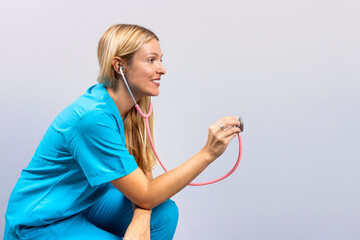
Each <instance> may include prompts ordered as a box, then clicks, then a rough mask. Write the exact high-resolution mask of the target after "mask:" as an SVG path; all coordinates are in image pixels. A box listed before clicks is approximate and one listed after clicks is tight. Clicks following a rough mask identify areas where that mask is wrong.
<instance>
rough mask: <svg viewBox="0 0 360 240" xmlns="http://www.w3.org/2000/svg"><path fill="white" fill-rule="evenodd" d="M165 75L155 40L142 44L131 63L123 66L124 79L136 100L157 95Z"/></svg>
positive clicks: (158, 46)
mask: <svg viewBox="0 0 360 240" xmlns="http://www.w3.org/2000/svg"><path fill="white" fill-rule="evenodd" d="M165 73H166V71H165V68H164V66H163V64H162V52H161V49H160V45H159V42H158V41H157V40H156V39H152V40H150V41H149V42H147V43H145V44H143V45H142V46H141V47H140V49H139V50H138V51H137V52H136V53H135V55H134V57H133V61H132V63H131V64H130V65H125V77H126V79H127V81H128V84H129V86H130V89H131V91H132V93H133V95H134V97H135V99H136V100H138V99H140V98H142V97H146V96H157V95H159V93H160V92H159V87H160V79H161V76H162V75H164V74H165Z"/></svg>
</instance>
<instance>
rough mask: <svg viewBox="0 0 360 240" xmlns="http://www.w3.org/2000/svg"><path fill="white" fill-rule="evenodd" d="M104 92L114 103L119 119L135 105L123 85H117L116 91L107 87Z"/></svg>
mask: <svg viewBox="0 0 360 240" xmlns="http://www.w3.org/2000/svg"><path fill="white" fill-rule="evenodd" d="M106 90H107V91H108V93H109V95H110V97H111V98H112V99H113V101H114V102H115V105H116V106H117V108H118V110H119V113H120V116H121V118H122V119H124V116H125V114H126V113H127V112H128V111H129V110H130V109H131V108H132V107H133V106H134V105H135V104H134V101H133V100H132V98H131V96H130V93H129V92H128V90H127V88H126V86H125V84H119V85H118V86H117V88H116V89H114V88H110V87H109V88H106ZM136 101H137V99H136Z"/></svg>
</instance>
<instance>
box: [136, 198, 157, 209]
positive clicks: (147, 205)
mask: <svg viewBox="0 0 360 240" xmlns="http://www.w3.org/2000/svg"><path fill="white" fill-rule="evenodd" d="M135 204H136V205H137V206H139V207H140V208H143V209H147V210H151V209H153V208H155V207H156V206H157V205H159V204H156V203H155V202H154V201H151V200H150V199H148V198H146V199H143V200H142V201H138V202H135Z"/></svg>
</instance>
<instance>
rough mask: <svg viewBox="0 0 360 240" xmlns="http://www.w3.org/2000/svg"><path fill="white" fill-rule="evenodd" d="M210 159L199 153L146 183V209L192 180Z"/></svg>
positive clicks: (167, 197) (160, 201)
mask: <svg viewBox="0 0 360 240" xmlns="http://www.w3.org/2000/svg"><path fill="white" fill-rule="evenodd" d="M210 163H211V159H210V157H209V156H208V155H206V154H205V153H203V152H202V151H200V152H199V153H197V154H195V155H194V156H193V157H192V158H190V159H189V160H188V161H186V162H185V163H184V164H182V165H180V166H179V167H177V168H175V169H173V170H171V171H169V172H167V173H164V174H162V175H160V176H158V177H156V178H154V179H153V180H151V181H149V182H148V185H147V191H146V192H147V199H148V205H147V206H146V207H147V208H151V207H154V206H157V205H158V204H160V203H162V202H164V201H166V200H167V199H169V198H170V197H172V196H173V195H175V194H176V193H177V192H179V191H180V190H182V189H183V188H184V187H186V186H187V185H188V184H189V183H190V182H191V181H192V180H194V179H195V178H196V177H197V176H198V175H199V174H200V173H201V172H202V171H203V170H204V169H205V168H206V167H207V166H208V165H209V164H210Z"/></svg>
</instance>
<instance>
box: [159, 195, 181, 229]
mask: <svg viewBox="0 0 360 240" xmlns="http://www.w3.org/2000/svg"><path fill="white" fill-rule="evenodd" d="M163 204H164V209H163V210H162V214H163V217H164V218H165V220H166V221H169V222H171V223H175V225H176V224H177V222H178V219H179V208H178V206H177V205H176V203H175V202H174V201H173V200H171V199H168V200H167V201H165V202H164V203H163Z"/></svg>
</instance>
